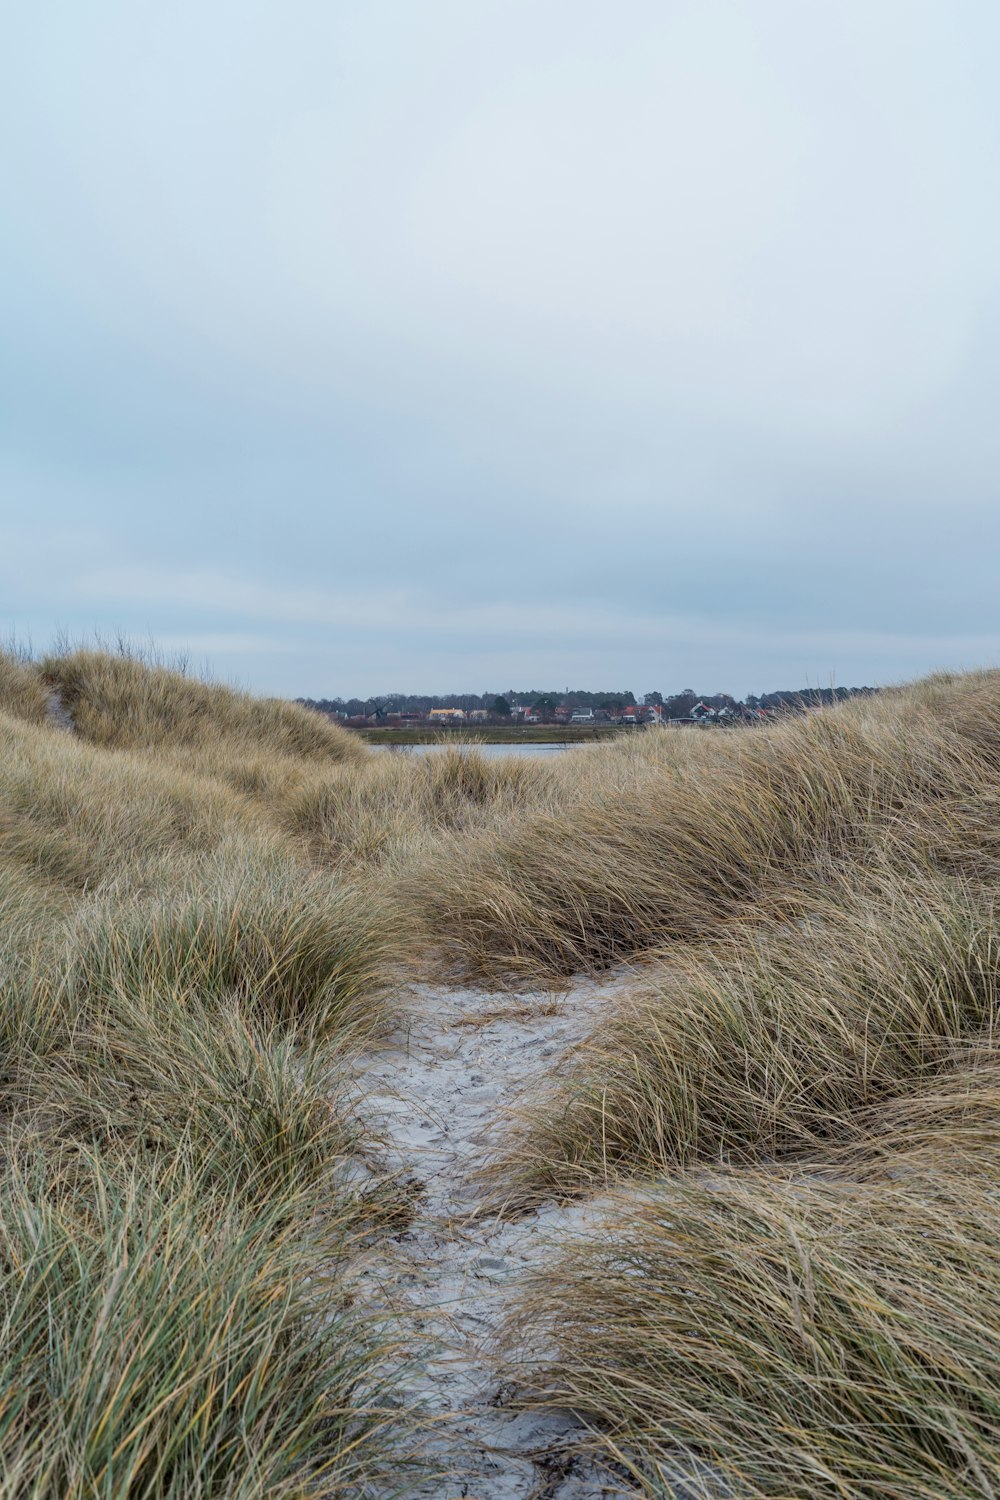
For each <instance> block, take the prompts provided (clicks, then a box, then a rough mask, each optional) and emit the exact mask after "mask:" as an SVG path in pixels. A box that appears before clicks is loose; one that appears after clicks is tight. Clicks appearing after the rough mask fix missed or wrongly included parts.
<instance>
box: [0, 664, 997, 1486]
mask: <svg viewBox="0 0 1000 1500" xmlns="http://www.w3.org/2000/svg"><path fill="white" fill-rule="evenodd" d="M15 669H16V670H15ZM4 673H6V675H4ZM8 682H9V683H10V684H13V686H9V687H8V686H7V684H8ZM39 684H41V686H39ZM49 686H51V687H53V688H56V689H58V691H59V693H60V695H61V698H62V701H63V703H64V704H65V705H66V707H68V708H69V709H70V711H71V713H72V716H73V720H74V723H75V725H76V729H77V733H76V735H70V734H66V733H65V732H64V731H62V730H60V729H58V728H55V727H53V726H52V725H51V724H49V723H47V722H46V714H45V708H44V703H45V694H46V692H47V688H48V687H49ZM39 692H40V693H41V695H42V696H41V697H39V696H38V694H39ZM33 695H34V696H33ZM32 704H34V708H33V707H32ZM40 704H41V705H43V707H42V708H41V709H39V705H40ZM998 814H1000V675H998V674H991V673H983V674H974V675H969V676H966V677H961V678H947V677H939V678H935V679H930V680H928V681H927V682H926V683H922V684H918V685H917V686H916V687H914V688H911V689H907V690H902V691H900V692H898V693H894V694H887V695H884V696H883V697H881V698H879V699H869V700H865V701H855V702H852V703H850V704H847V705H844V706H842V707H840V708H838V709H836V710H834V711H830V712H825V713H821V714H816V715H814V716H809V717H806V718H803V719H798V720H794V721H789V722H786V723H782V724H779V725H777V726H775V727H773V728H772V729H769V730H768V731H766V732H762V733H757V732H751V731H748V732H745V733H744V732H739V731H738V732H734V733H733V734H731V735H724V734H715V735H710V734H701V733H692V734H674V733H659V734H657V733H650V734H644V735H640V736H636V737H634V738H633V739H632V740H631V741H624V742H621V743H615V744H611V745H601V746H595V747H592V748H591V747H588V748H586V749H583V750H576V751H571V752H567V753H566V754H565V755H563V756H561V757H559V758H558V759H554V760H552V761H550V762H542V761H540V762H530V761H518V760H515V759H512V758H508V759H501V760H494V759H492V758H488V757H487V756H485V755H482V754H480V753H479V752H477V751H475V750H474V749H473V750H471V751H470V752H468V753H463V752H460V751H458V750H456V749H452V750H448V751H442V752H440V753H439V754H437V755H435V756H428V757H419V756H406V755H400V756H396V755H389V754H382V755H378V754H370V753H368V752H366V751H364V750H363V749H361V748H359V747H358V745H357V743H356V742H355V741H353V740H350V739H349V738H345V737H344V735H343V734H342V733H341V732H340V731H339V730H337V728H336V727H335V726H332V725H329V724H327V723H325V722H324V721H322V720H320V719H318V718H315V717H314V716H312V715H309V714H308V713H306V712H305V711H302V710H298V709H295V708H293V707H291V706H289V705H280V704H260V703H256V702H255V701H254V700H250V699H247V698H245V697H243V696H242V695H239V694H234V693H232V692H230V691H229V690H227V689H222V688H217V687H211V686H206V685H204V684H199V683H195V682H193V681H192V680H191V679H190V678H187V677H186V676H184V675H183V674H178V673H175V672H169V671H166V670H165V669H163V668H160V667H155V666H154V667H148V666H144V665H143V664H142V663H140V662H136V661H135V660H132V659H129V658H127V657H108V656H102V655H101V654H100V653H94V652H77V653H63V654H61V655H60V656H58V657H52V658H49V659H47V660H46V662H45V663H44V664H43V670H42V673H41V674H40V673H39V672H38V671H36V670H35V669H34V668H32V667H31V666H30V664H28V663H24V662H21V661H14V663H13V667H12V668H11V669H10V670H9V671H8V669H7V667H6V666H5V667H4V668H3V671H2V672H0V997H2V1001H3V1003H2V1006H0V1054H2V1056H0V1150H2V1151H3V1152H4V1155H5V1159H6V1162H7V1165H8V1172H7V1176H6V1179H5V1183H4V1184H3V1185H2V1186H0V1298H2V1299H3V1300H2V1303H0V1305H2V1308H3V1313H4V1316H5V1320H6V1321H5V1335H6V1338H5V1345H4V1349H3V1350H2V1351H0V1363H2V1362H3V1361H6V1364H5V1365H4V1367H3V1370H2V1372H0V1376H2V1379H0V1389H2V1390H4V1391H6V1392H7V1395H6V1396H4V1397H0V1490H2V1491H3V1493H5V1494H7V1493H9V1494H11V1495H14V1494H18V1495H20V1494H22V1493H23V1494H26V1495H30V1496H37V1497H39V1500H42V1497H44V1500H48V1497H50V1496H51V1497H52V1500H56V1497H57V1496H63V1495H66V1496H72V1497H77V1496H79V1497H80V1500H83V1497H85V1496H86V1497H87V1500H92V1497H95V1496H106V1497H107V1500H117V1496H119V1495H122V1496H124V1495H126V1494H127V1495H130V1496H131V1495H133V1494H134V1495H137V1496H138V1495H143V1496H149V1497H150V1500H155V1497H159V1496H171V1497H177V1500H181V1497H184V1500H189V1497H195V1496H198V1497H205V1500H215V1497H221V1496H223V1495H225V1496H227V1497H228V1496H233V1497H237V1500H249V1497H250V1496H256V1495H258V1494H261V1495H262V1494H267V1495H274V1496H278V1495H288V1496H293V1495H294V1496H296V1497H302V1500H305V1496H307V1495H308V1496H312V1495H319V1494H323V1495H327V1494H329V1495H336V1494H338V1493H350V1492H351V1486H352V1485H355V1486H356V1485H362V1487H363V1485H364V1483H365V1482H367V1483H368V1485H369V1490H370V1492H372V1493H379V1492H380V1491H379V1488H378V1486H379V1484H380V1483H382V1481H381V1480H380V1479H378V1478H376V1477H375V1476H376V1475H377V1474H378V1472H379V1465H380V1463H381V1461H382V1457H383V1456H384V1449H385V1447H386V1444H387V1441H388V1436H387V1427H386V1420H387V1419H386V1418H385V1417H384V1414H383V1413H382V1411H381V1407H382V1405H383V1402H382V1396H381V1394H379V1382H380V1380H381V1372H382V1370H383V1368H384V1363H383V1361H384V1359H385V1357H386V1354H387V1352H388V1350H387V1347H386V1340H387V1339H389V1340H390V1342H391V1334H388V1333H387V1332H386V1330H384V1329H378V1328H375V1327H373V1326H371V1325H370V1324H368V1323H367V1322H366V1320H365V1319H364V1317H363V1316H362V1315H361V1314H360V1313H359V1311H358V1309H357V1308H355V1307H353V1306H352V1305H351V1304H350V1282H351V1265H352V1260H353V1256H354V1253H355V1251H356V1249H357V1247H358V1246H359V1245H361V1244H363V1243H366V1242H367V1241H368V1240H369V1239H370V1237H371V1236H373V1235H375V1234H377V1233H379V1232H381V1231H382V1230H384V1228H385V1227H386V1225H387V1224H389V1223H390V1222H391V1221H392V1216H393V1214H394V1213H395V1212H396V1211H397V1210H398V1208H399V1203H398V1195H396V1194H395V1190H394V1188H393V1185H392V1184H391V1183H387V1182H384V1181H382V1180H381V1179H380V1177H379V1174H378V1167H377V1154H373V1152H372V1149H371V1147H370V1144H369V1145H366V1143H365V1142H363V1141H361V1140H359V1138H358V1132H357V1126H356V1123H355V1122H354V1121H353V1120H352V1119H351V1118H350V1117H349V1112H348V1109H347V1107H346V1106H345V1105H344V1104H342V1103H341V1097H342V1096H341V1084H342V1082H344V1081H345V1077H346V1075H347V1074H348V1073H349V1068H350V1057H351V1053H352V1051H353V1050H354V1049H355V1048H356V1047H357V1046H358V1045H360V1044H361V1042H362V1041H363V1040H364V1039H365V1037H366V1036H368V1035H369V1034H370V1033H371V1031H372V1030H373V1029H376V1028H378V1027H379V1026H381V1025H383V1024H385V1022H386V1020H387V1019H388V1018H389V1017H390V1016H391V1013H392V1010H391V979H392V975H393V973H394V972H395V971H398V970H399V969H401V968H404V967H410V968H413V967H414V965H415V964H416V962H417V961H418V960H419V961H420V963H421V964H422V965H423V966H424V971H425V972H428V973H432V974H433V973H435V972H436V973H437V974H438V975H439V976H440V975H442V974H445V975H447V976H448V977H450V978H454V977H458V976H459V975H461V976H462V977H463V978H464V979H466V980H467V979H468V978H469V977H472V978H474V979H480V980H486V981H489V982H499V981H510V980H511V979H513V980H514V981H522V980H526V981H530V982H533V983H541V984H544V985H547V986H552V987H556V988H557V987H559V986H563V985H564V983H565V981H566V979H567V978H568V977H569V976H571V975H573V974H575V973H579V972H586V973H591V972H594V971H596V970H599V969H601V968H602V967H605V966H607V965H610V964H620V963H622V962H623V961H624V962H626V963H631V964H634V965H635V966H636V968H635V974H634V978H633V981H632V982H631V983H628V984H626V985H625V986H619V987H618V989H617V990H616V992H615V994H616V998H615V999H614V1001H613V1002H611V1001H609V1009H608V1012H607V1015H606V1016H605V1017H604V1018H603V1020H602V1023H601V1024H600V1026H598V1027H597V1028H595V1031H594V1033H593V1035H592V1036H591V1037H590V1038H589V1039H588V1041H587V1042H586V1043H585V1044H584V1045H583V1046H582V1047H581V1048H580V1049H578V1051H577V1052H576V1053H574V1054H573V1055H572V1056H571V1057H570V1058H569V1059H568V1060H567V1062H566V1064H565V1066H564V1067H562V1068H561V1069H560V1071H559V1072H558V1073H557V1074H556V1075H555V1076H554V1077H553V1078H552V1079H550V1080H549V1082H548V1085H547V1091H546V1092H545V1093H544V1095H543V1096H541V1095H540V1096H539V1097H537V1098H536V1099H535V1100H534V1101H533V1103H532V1108H531V1111H530V1114H529V1115H527V1116H526V1117H525V1118H524V1119H523V1120H522V1123H521V1125H520V1126H519V1127H518V1129H517V1130H516V1131H515V1132H514V1134H513V1135H512V1137H511V1139H510V1143H509V1148H508V1150H507V1152H506V1155H505V1158H504V1161H503V1163H502V1164H501V1167H502V1172H503V1191H504V1192H505V1193H507V1194H508V1195H509V1196H510V1197H511V1198H512V1199H514V1200H515V1201H519V1202H521V1203H522V1204H525V1203H530V1202H532V1201H536V1200H537V1199H538V1198H539V1197H540V1196H557V1197H565V1196H568V1195H571V1194H573V1193H578V1192H580V1191H582V1190H587V1189H591V1188H595V1187H597V1188H600V1189H601V1190H602V1191H604V1190H606V1189H608V1187H609V1186H610V1187H611V1188H612V1189H613V1191H614V1195H615V1196H614V1197H613V1203H612V1208H611V1210H610V1216H609V1218H608V1220H607V1222H606V1224H604V1225H603V1226H601V1227H600V1228H599V1230H598V1231H597V1232H595V1233H593V1234H591V1235H586V1236H583V1237H581V1238H580V1239H579V1240H578V1241H576V1242H574V1243H572V1244H570V1245H569V1246H568V1247H566V1248H565V1250H564V1251H563V1252H562V1253H561V1254H560V1255H559V1257H558V1258H555V1259H553V1261H552V1262H551V1263H550V1264H549V1265H547V1266H546V1268H545V1271H544V1273H543V1274H541V1275H539V1277H537V1278H536V1279H535V1281H534V1283H533V1285H532V1287H531V1288H530V1289H529V1290H528V1292H527V1294H526V1296H525V1298H524V1299H523V1301H522V1305H521V1308H520V1311H519V1313H518V1314H517V1315H516V1316H515V1319H514V1321H513V1323H512V1329H511V1339H512V1340H513V1341H519V1342H520V1344H521V1345H522V1347H523V1349H526V1350H527V1358H526V1361H525V1362H523V1363H522V1366H521V1371H522V1374H523V1375H524V1376H525V1378H526V1379H530V1381H531V1382H533V1385H534V1389H535V1394H536V1397H537V1399H539V1400H540V1401H542V1402H554V1403H557V1404H566V1403H568V1404H571V1405H575V1406H577V1407H578V1408H579V1409H580V1410H582V1411H584V1412H585V1413H587V1414H588V1415H590V1416H592V1417H593V1419H594V1421H595V1424H596V1426H597V1428H598V1429H599V1430H600V1431H601V1432H602V1433H603V1438H602V1439H601V1441H602V1442H603V1443H604V1446H605V1450H606V1452H607V1453H609V1454H611V1455H612V1456H613V1455H615V1454H618V1456H619V1458H620V1459H621V1461H622V1462H624V1463H625V1464H626V1467H629V1466H630V1467H631V1472H632V1473H633V1475H634V1476H635V1477H636V1479H637V1482H638V1483H640V1485H641V1486H642V1487H643V1488H644V1490H645V1493H647V1494H648V1495H649V1496H650V1497H652V1496H657V1497H662V1496H663V1495H664V1494H665V1493H667V1492H668V1490H667V1485H668V1477H669V1475H670V1473H671V1470H672V1465H673V1463H674V1459H675V1457H676V1454H677V1453H678V1452H679V1451H686V1452H688V1453H690V1454H693V1455H694V1457H695V1459H696V1460H697V1461H698V1462H699V1463H701V1464H702V1466H703V1467H702V1472H703V1473H704V1474H705V1475H709V1476H710V1475H712V1474H718V1475H724V1476H727V1482H729V1483H731V1484H732V1485H733V1486H734V1488H735V1489H736V1491H737V1492H738V1493H746V1494H753V1495H770V1496H782V1497H785V1500H792V1497H795V1500H805V1497H806V1496H810V1497H811V1496H813V1495H816V1496H824V1495H830V1496H831V1497H832V1496H837V1497H839V1500H853V1497H858V1500H869V1497H871V1500H875V1497H879V1500H904V1497H909V1496H915V1497H928V1500H931V1497H933V1500H945V1497H948V1500H952V1497H967V1496H968V1497H972V1496H977V1497H995V1496H996V1495H997V1494H1000V1464H998V1460H997V1457H996V1454H997V1453H998V1452H1000V1442H998V1437H1000V1432H998V1419H1000V1378H998V1377H1000V1369H998V1366H997V1353H996V1351H997V1349H998V1348H1000V1262H998V1251H997V1244H1000V1223H998V1221H997V1213H998V1210H997V1206H996V1205H997V1201H998V1199H997V1189H998V1186H1000V1182H998V1168H1000V1060H998V1059H1000V1049H998V1048H997V1046H996V1035H995V1032H996V1024H997V1014H998V1001H1000V950H998V941H997V938H996V935H995V934H996V901H997V886H998V877H1000V835H998V832H997V829H998V828H1000V817H998ZM503 1010H504V1005H503V1004H498V1007H497V1014H502V1013H503ZM349 1097H350V1091H349V1090H348V1091H347V1093H345V1094H344V1095H343V1098H345V1099H347V1098H349ZM373 1167H374V1175H372V1168H373ZM629 1184H631V1186H630V1185H629ZM74 1371H75V1372H77V1373H78V1374H79V1372H81V1371H82V1372H83V1374H82V1379H79V1380H77V1382H76V1383H75V1384H74V1383H73V1382H72V1381H71V1374H72V1372H74ZM373 1392H375V1393H376V1395H375V1397H374V1398H373V1396H372V1393H373ZM373 1405H374V1408H375V1409H374V1410H372V1409H371V1408H372V1406H373ZM112 1457H113V1459H114V1466H115V1467H114V1473H113V1474H112V1470H111V1460H112ZM705 1482H706V1485H709V1486H710V1485H711V1483H712V1482H713V1481H711V1479H706V1481H705ZM388 1484H389V1481H386V1485H388ZM383 1488H385V1485H383ZM390 1488H391V1486H390ZM386 1492H388V1490H387V1491H386Z"/></svg>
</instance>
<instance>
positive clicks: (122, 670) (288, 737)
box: [40, 650, 366, 761]
mask: <svg viewBox="0 0 1000 1500" xmlns="http://www.w3.org/2000/svg"><path fill="white" fill-rule="evenodd" d="M40 672H41V676H42V679H43V680H44V681H45V682H46V683H47V684H49V685H50V686H51V687H53V688H55V689H57V690H58V692H59V694H60V697H61V699H62V703H63V707H64V708H65V709H67V711H68V712H69V713H70V714H71V716H72V719H73V725H74V728H75V730H76V732H77V734H79V735H80V736H81V738H83V739H84V740H87V741H88V742H89V743H91V744H96V745H103V746H105V747H109V748H114V749H119V750H150V749H155V750H163V749H166V748H184V749H190V750H197V749H199V748H204V749H206V750H209V751H215V750H217V749H218V748H219V747H220V745H221V744H225V745H228V746H230V747H231V748H232V749H237V748H245V749H246V750H247V751H248V752H249V753H251V754H253V755H259V754H261V753H262V752H269V753H271V754H275V755H284V756H292V757H294V756H305V757H308V758H309V759H311V760H326V761H339V760H347V759H353V760H355V761H360V760H362V759H363V758H364V756H365V754H366V752H365V750H364V748H363V746H361V745H359V743H358V741H357V740H356V739H355V738H353V737H352V736H351V735H350V734H348V733H347V731H346V730H344V729H341V728H340V727H339V725H336V724H334V723H333V722H332V721H331V720H329V719H327V718H325V717H324V716H323V715H321V714H316V713H311V712H310V711H309V710H308V709H305V708H302V707H301V706H300V705H299V704H297V703H289V702H286V701H285V700H284V699H278V698H255V697H253V696H251V695H250V694H249V693H241V692H238V691H236V690H235V689H233V688H229V687H225V686H223V685H222V684H221V683H208V682H202V681H200V680H199V679H198V678H196V677H190V676H188V675H186V673H183V672H180V671H176V670H171V669H170V668H169V667H166V666H162V665H158V664H156V663H155V662H154V663H149V662H147V661H145V660H143V658H142V657H141V656H137V655H134V654H130V653H128V652H126V651H121V652H119V653H117V654H115V653H112V652H107V651H91V650H78V651H72V650H67V651H64V652H62V653H59V654H55V655H50V656H46V657H45V658H44V659H43V660H42V662H41V664H40Z"/></svg>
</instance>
